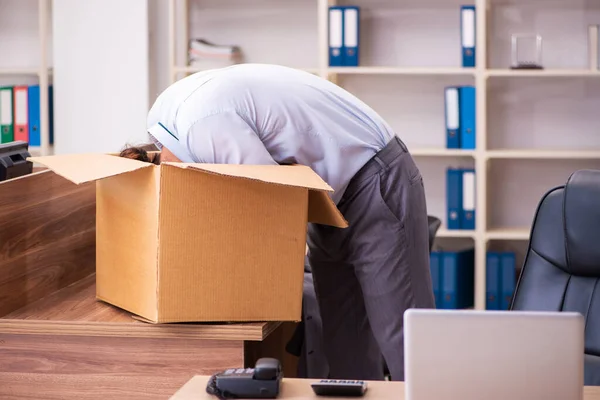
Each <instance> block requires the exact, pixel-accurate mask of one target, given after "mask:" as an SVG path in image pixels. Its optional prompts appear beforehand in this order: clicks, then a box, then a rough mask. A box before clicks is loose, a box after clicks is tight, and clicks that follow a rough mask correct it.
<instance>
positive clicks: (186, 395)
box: [171, 376, 600, 400]
mask: <svg viewBox="0 0 600 400" xmlns="http://www.w3.org/2000/svg"><path fill="white" fill-rule="evenodd" d="M207 381H208V376H194V377H193V378H192V379H190V380H189V381H188V382H187V383H186V384H185V385H184V386H183V387H182V388H181V389H179V390H178V391H177V392H176V393H175V394H174V395H173V396H172V397H171V400H215V399H216V397H214V396H211V395H209V394H208V393H206V382H207ZM313 381H314V380H312V379H293V378H292V379H290V378H284V379H283V382H282V383H281V392H280V394H279V398H280V399H282V400H284V399H285V400H315V399H323V398H324V397H317V396H315V394H314V393H313V391H312V389H311V387H310V383H311V382H313ZM368 385H369V386H368V389H367V393H366V394H365V396H364V397H362V398H363V399H366V400H369V399H377V400H403V399H404V383H403V382H382V381H380V382H368ZM583 398H584V400H600V387H599V386H594V387H591V386H588V387H585V388H584V395H583ZM336 399H338V400H351V399H354V400H355V399H356V397H336ZM427 400H438V399H427ZM439 400H443V399H439ZM507 400H510V399H507ZM565 400H566V399H565Z"/></svg>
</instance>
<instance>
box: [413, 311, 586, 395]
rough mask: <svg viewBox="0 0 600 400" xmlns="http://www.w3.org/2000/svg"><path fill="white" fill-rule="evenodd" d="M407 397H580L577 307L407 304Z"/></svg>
mask: <svg viewBox="0 0 600 400" xmlns="http://www.w3.org/2000/svg"><path fill="white" fill-rule="evenodd" d="M404 357H405V360H404V374H405V375H404V380H405V400H432V399H444V400H484V399H485V400H550V399H556V400H566V399H569V400H581V399H583V365H584V319H583V316H582V315H580V314H578V313H569V312H530V311H478V310H477V311H476V310H433V309H409V310H407V311H406V312H405V313H404Z"/></svg>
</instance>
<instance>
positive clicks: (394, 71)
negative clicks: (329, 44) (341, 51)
mask: <svg viewBox="0 0 600 400" xmlns="http://www.w3.org/2000/svg"><path fill="white" fill-rule="evenodd" d="M327 72H328V73H330V74H340V75H341V74H354V75H359V74H365V75H366V74H379V75H473V74H474V73H475V69H473V68H460V67H456V68H453V67H442V68H436V67H432V68H427V67H423V68H421V67H416V68H410V67H375V66H373V67H329V68H327Z"/></svg>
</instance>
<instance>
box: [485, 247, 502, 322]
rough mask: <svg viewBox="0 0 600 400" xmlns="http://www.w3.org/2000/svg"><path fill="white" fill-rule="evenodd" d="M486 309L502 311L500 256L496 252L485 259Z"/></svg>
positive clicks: (492, 252) (489, 253) (489, 252)
mask: <svg viewBox="0 0 600 400" xmlns="http://www.w3.org/2000/svg"><path fill="white" fill-rule="evenodd" d="M485 308H486V309H487V310H499V309H500V254H499V253H497V252H494V251H488V252H487V254H486V257H485Z"/></svg>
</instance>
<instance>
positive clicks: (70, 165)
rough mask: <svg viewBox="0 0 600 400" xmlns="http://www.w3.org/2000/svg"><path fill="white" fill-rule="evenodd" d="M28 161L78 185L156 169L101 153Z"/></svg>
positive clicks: (31, 159) (35, 158) (33, 158)
mask: <svg viewBox="0 0 600 400" xmlns="http://www.w3.org/2000/svg"><path fill="white" fill-rule="evenodd" d="M27 160H28V161H32V162H34V163H39V164H42V165H45V166H46V167H48V168H49V169H51V170H52V171H54V172H55V173H56V174H58V175H60V176H62V177H63V178H66V179H68V180H70V181H71V182H73V183H76V184H78V185H79V184H81V183H85V182H91V181H95V180H98V179H103V178H108V177H110V176H115V175H119V174H124V173H127V172H132V171H135V170H138V169H142V168H148V167H154V164H150V163H147V162H143V161H137V160H132V159H129V158H124V157H115V156H112V155H109V154H101V153H85V154H63V155H56V156H44V157H29V158H28V159H27Z"/></svg>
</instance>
